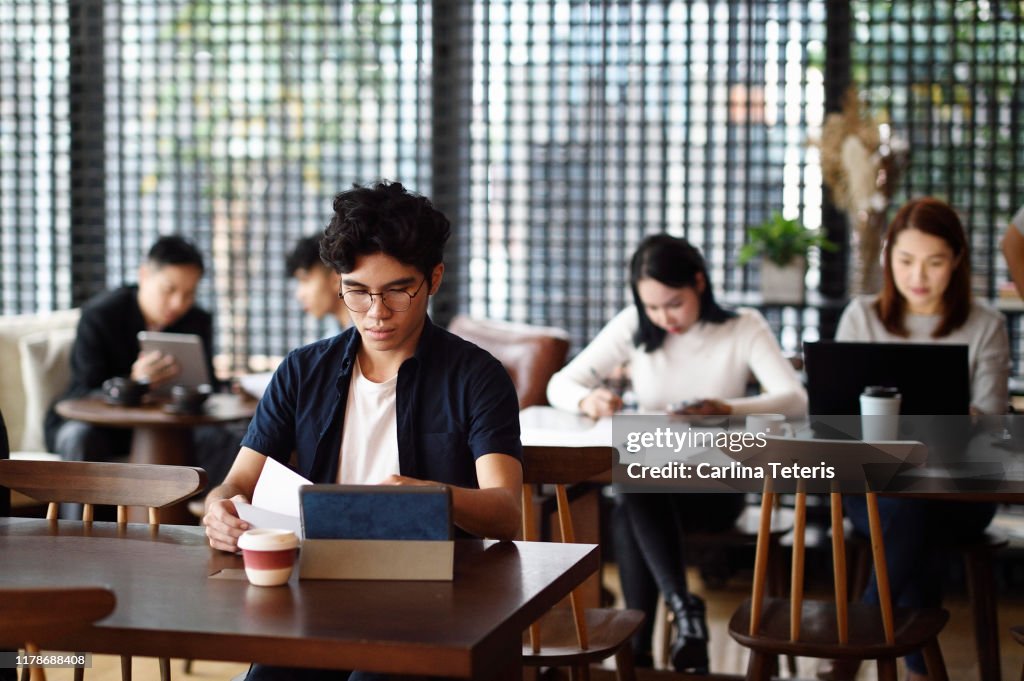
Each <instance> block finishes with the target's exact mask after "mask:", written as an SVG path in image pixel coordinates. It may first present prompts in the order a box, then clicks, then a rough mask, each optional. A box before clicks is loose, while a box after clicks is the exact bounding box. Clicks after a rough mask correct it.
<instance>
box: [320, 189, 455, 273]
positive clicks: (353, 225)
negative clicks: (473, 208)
mask: <svg viewBox="0 0 1024 681" xmlns="http://www.w3.org/2000/svg"><path fill="white" fill-rule="evenodd" d="M450 234H451V226H450V224H449V222H448V218H446V217H445V216H444V214H443V213H442V212H441V211H439V210H437V209H436V208H434V206H433V204H431V203H430V201H429V200H428V199H427V198H426V197H424V196H420V195H419V194H415V193H413V192H410V191H409V190H407V189H406V188H405V187H403V186H402V185H401V183H398V182H388V181H387V180H383V181H381V182H378V183H376V184H374V185H372V186H368V187H363V186H360V185H353V186H352V189H349V190H346V191H343V192H341V193H340V194H338V195H337V196H335V197H334V217H333V218H332V219H331V222H330V223H329V224H328V225H327V228H326V229H325V230H324V236H323V238H322V239H321V240H320V258H321V259H322V260H323V261H324V262H325V263H327V264H328V265H329V266H330V267H332V268H333V269H334V271H336V272H339V273H341V274H347V273H349V272H351V271H352V270H354V269H355V266H356V258H358V257H359V256H362V255H372V254H374V253H383V254H385V255H389V256H391V257H392V258H394V259H395V260H397V261H399V262H400V263H402V264H404V265H411V266H413V267H415V268H416V269H418V270H419V271H420V272H422V273H423V275H424V276H426V277H429V276H430V275H431V273H432V272H433V271H434V268H435V267H437V265H438V264H439V263H440V262H441V261H442V258H443V255H444V245H445V243H446V242H447V241H448V237H449V236H450Z"/></svg>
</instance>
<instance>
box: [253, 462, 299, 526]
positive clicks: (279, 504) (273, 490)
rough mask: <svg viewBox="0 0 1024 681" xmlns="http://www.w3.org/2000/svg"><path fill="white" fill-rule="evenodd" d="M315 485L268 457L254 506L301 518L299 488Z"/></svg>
mask: <svg viewBox="0 0 1024 681" xmlns="http://www.w3.org/2000/svg"><path fill="white" fill-rule="evenodd" d="M312 484H313V483H312V482H310V481H309V480H306V479H305V478H304V477H302V476H301V475H299V474H298V473H296V472H295V471H293V470H292V469H290V468H288V467H287V466H285V465H284V464H281V463H278V462H277V461H276V460H274V459H272V458H270V457H269V456H268V457H267V462H266V463H265V464H263V472H262V473H260V479H259V480H257V481H256V489H255V490H254V491H253V493H252V505H253V506H259V507H260V508H261V509H263V510H265V511H273V512H274V513H282V514H284V515H290V516H295V517H296V518H298V517H299V488H300V487H302V486H303V485H312Z"/></svg>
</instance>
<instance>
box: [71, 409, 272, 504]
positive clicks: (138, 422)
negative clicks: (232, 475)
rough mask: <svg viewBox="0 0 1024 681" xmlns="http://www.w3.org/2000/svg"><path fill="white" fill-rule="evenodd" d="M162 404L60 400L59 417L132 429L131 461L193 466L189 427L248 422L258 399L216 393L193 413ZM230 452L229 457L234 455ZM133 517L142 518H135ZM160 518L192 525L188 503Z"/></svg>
mask: <svg viewBox="0 0 1024 681" xmlns="http://www.w3.org/2000/svg"><path fill="white" fill-rule="evenodd" d="M164 404H165V403H164V402H152V403H149V404H143V405H142V406H138V407H124V406H119V405H113V404H108V403H107V402H106V401H104V400H103V398H102V397H98V396H90V397H80V398H76V399H68V400H61V401H59V402H58V403H57V405H56V407H55V408H56V410H57V413H58V414H60V415H61V416H63V417H64V418H66V419H73V420H76V421H84V422H86V423H92V424H94V425H97V426H107V427H110V428H131V429H133V433H132V446H131V452H130V455H129V460H130V461H131V462H132V463H155V464H166V465H172V466H186V465H194V464H193V462H192V459H191V458H190V457H189V452H190V451H191V449H192V429H193V428H195V427H196V426H203V425H217V424H223V423H230V422H232V421H243V420H246V419H250V418H252V415H253V414H254V413H255V411H256V404H257V403H256V401H255V400H253V399H251V398H249V397H245V396H241V395H233V394H221V393H218V394H214V395H210V398H209V399H208V400H207V401H206V404H204V405H203V407H204V408H203V411H202V412H200V413H197V414H181V413H169V412H167V411H164ZM234 454H235V452H231V453H230V456H234ZM132 513H133V516H132V517H133V519H144V516H137V517H136V516H134V513H135V511H134V510H133V511H132ZM161 516H162V517H163V518H165V519H166V520H167V522H171V523H188V522H194V519H193V518H192V515H191V514H190V513H189V512H188V507H187V504H185V503H181V504H176V505H174V506H170V507H168V508H167V509H165V510H164V511H162V512H161Z"/></svg>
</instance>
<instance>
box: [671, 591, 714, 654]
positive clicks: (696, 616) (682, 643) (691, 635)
mask: <svg viewBox="0 0 1024 681" xmlns="http://www.w3.org/2000/svg"><path fill="white" fill-rule="evenodd" d="M666 605H668V607H669V610H671V611H672V614H673V615H675V618H676V637H675V640H673V641H672V646H671V647H670V648H669V659H670V660H671V662H672V668H673V669H675V670H676V671H677V672H683V671H693V672H697V673H698V674H707V673H708V623H707V620H706V619H705V616H704V613H705V608H704V601H703V600H701V599H700V598H698V597H697V596H694V595H693V594H685V595H683V596H680V595H679V594H670V595H669V596H668V598H667V599H666Z"/></svg>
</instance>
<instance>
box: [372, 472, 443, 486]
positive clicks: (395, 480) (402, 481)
mask: <svg viewBox="0 0 1024 681" xmlns="http://www.w3.org/2000/svg"><path fill="white" fill-rule="evenodd" d="M380 484H382V485H410V486H413V487H429V486H431V485H433V486H440V485H441V483H439V482H431V481H430V480H420V479H419V478H410V477H409V476H408V475H389V476H388V477H386V478H384V479H383V480H381V481H380Z"/></svg>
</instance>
